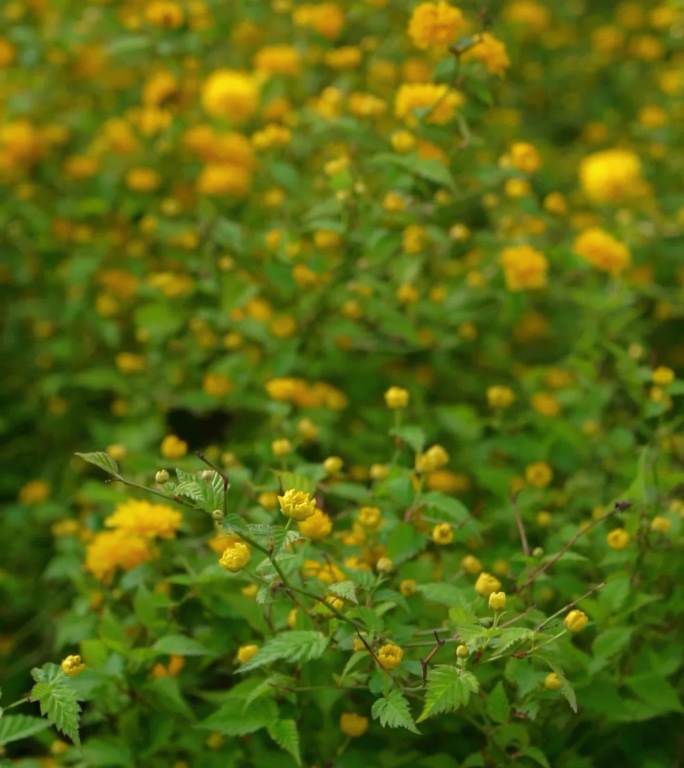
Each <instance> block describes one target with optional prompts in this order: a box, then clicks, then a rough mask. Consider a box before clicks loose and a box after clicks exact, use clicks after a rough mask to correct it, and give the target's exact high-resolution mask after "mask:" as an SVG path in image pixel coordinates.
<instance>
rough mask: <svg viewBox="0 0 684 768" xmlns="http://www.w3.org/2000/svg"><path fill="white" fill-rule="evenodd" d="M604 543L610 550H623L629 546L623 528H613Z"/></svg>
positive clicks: (627, 537) (627, 535)
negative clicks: (606, 543)
mask: <svg viewBox="0 0 684 768" xmlns="http://www.w3.org/2000/svg"><path fill="white" fill-rule="evenodd" d="M606 541H607V542H608V546H609V547H610V548H611V549H617V550H620V549H625V548H626V547H627V546H628V545H629V534H628V533H627V531H626V530H625V529H624V528H613V530H612V531H610V533H609V534H608V535H607V536H606Z"/></svg>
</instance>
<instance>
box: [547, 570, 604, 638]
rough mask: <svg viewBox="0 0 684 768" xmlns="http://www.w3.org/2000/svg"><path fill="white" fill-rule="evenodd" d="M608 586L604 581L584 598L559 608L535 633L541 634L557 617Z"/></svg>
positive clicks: (586, 593) (583, 596) (585, 594)
mask: <svg viewBox="0 0 684 768" xmlns="http://www.w3.org/2000/svg"><path fill="white" fill-rule="evenodd" d="M605 586H606V582H605V581H602V582H601V583H600V584H597V585H596V586H595V587H592V588H591V589H590V590H589V591H588V592H585V593H584V594H583V595H582V597H578V598H577V599H576V600H573V601H572V602H570V603H568V604H567V605H564V606H563V607H562V608H559V609H558V610H557V611H556V612H555V613H552V614H551V615H550V616H549V617H547V618H546V619H544V621H542V623H541V624H538V625H537V626H536V627H535V628H534V631H535V632H541V630H542V629H543V628H544V627H545V626H546V625H547V624H548V623H549V622H550V621H553V619H555V618H556V616H560V615H561V614H562V613H565V612H566V611H568V610H570V608H574V607H575V606H576V605H577V603H579V602H581V601H582V600H584V598H585V597H589V595H593V594H594V592H598V591H599V589H603V588H604V587H605Z"/></svg>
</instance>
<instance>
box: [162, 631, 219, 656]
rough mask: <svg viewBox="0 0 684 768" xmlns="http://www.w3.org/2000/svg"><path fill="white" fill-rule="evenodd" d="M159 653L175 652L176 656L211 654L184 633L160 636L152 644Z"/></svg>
mask: <svg viewBox="0 0 684 768" xmlns="http://www.w3.org/2000/svg"><path fill="white" fill-rule="evenodd" d="M152 648H154V650H155V651H158V652H159V653H168V654H175V655H177V656H206V655H207V654H211V651H210V650H209V649H208V648H205V647H204V646H203V645H202V644H201V643H198V642H197V640H194V639H193V638H192V637H186V636H185V635H166V637H160V638H159V640H157V642H156V643H155V644H154V645H153V646H152Z"/></svg>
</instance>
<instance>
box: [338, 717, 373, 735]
mask: <svg viewBox="0 0 684 768" xmlns="http://www.w3.org/2000/svg"><path fill="white" fill-rule="evenodd" d="M340 730H341V731H342V733H343V734H344V735H345V736H350V737H351V738H352V739H357V738H358V737H359V736H363V734H364V733H365V732H366V731H367V730H368V718H367V717H364V716H363V715H357V714H356V713H355V712H343V713H342V714H341V715H340Z"/></svg>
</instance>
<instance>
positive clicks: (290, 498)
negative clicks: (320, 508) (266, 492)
mask: <svg viewBox="0 0 684 768" xmlns="http://www.w3.org/2000/svg"><path fill="white" fill-rule="evenodd" d="M278 502H279V503H280V510H281V512H282V513H283V514H284V515H285V516H286V517H291V518H292V519H293V520H297V521H300V520H306V518H307V517H311V515H313V514H314V512H315V511H316V501H315V500H314V499H313V498H311V494H309V493H307V492H306V491H298V490H296V489H295V488H290V489H289V490H287V491H285V493H284V494H283V495H282V496H278Z"/></svg>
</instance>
